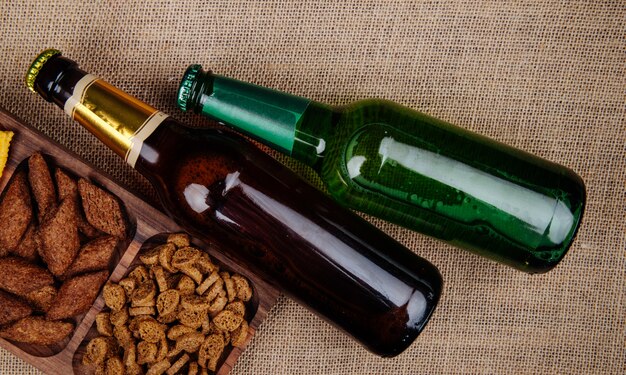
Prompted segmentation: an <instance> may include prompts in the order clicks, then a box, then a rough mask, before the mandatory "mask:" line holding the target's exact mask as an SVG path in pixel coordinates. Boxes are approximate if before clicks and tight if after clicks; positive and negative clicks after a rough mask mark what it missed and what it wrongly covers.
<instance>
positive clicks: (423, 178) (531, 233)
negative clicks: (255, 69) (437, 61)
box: [183, 72, 585, 273]
mask: <svg viewBox="0 0 626 375" xmlns="http://www.w3.org/2000/svg"><path fill="white" fill-rule="evenodd" d="M200 73H201V74H198V75H196V76H195V78H194V79H195V81H196V82H197V83H198V84H196V85H195V86H194V85H188V88H189V89H193V90H192V92H193V93H194V94H193V95H191V96H190V98H191V99H193V100H191V101H189V102H188V103H186V104H190V106H193V108H194V109H195V110H196V111H198V112H200V113H202V114H204V115H206V116H208V117H211V118H214V119H217V120H220V121H222V122H224V123H226V124H227V125H230V126H232V127H234V128H236V129H238V130H241V131H243V132H245V133H246V134H248V135H251V136H252V137H254V138H256V139H258V140H260V141H261V142H264V143H266V144H269V145H270V146H273V147H274V148H276V149H278V150H280V151H282V152H285V153H287V154H289V155H291V156H293V157H294V158H296V159H299V160H301V161H303V162H305V163H306V164H308V165H309V166H311V167H312V168H314V169H315V170H316V171H317V172H318V173H319V175H320V177H321V179H322V181H323V182H324V183H325V185H326V187H327V188H328V192H329V193H330V195H331V196H332V197H333V198H334V199H335V200H336V201H338V202H339V203H341V204H343V205H344V206H347V207H350V208H353V209H355V210H359V211H362V212H365V213H367V214H370V215H373V216H376V217H380V218H382V219H385V220H388V221H390V222H393V223H396V224H398V225H401V226H404V227H406V228H409V229H412V230H415V231H418V232H421V233H424V234H426V235H429V236H432V237H435V238H438V239H440V240H443V241H445V242H447V243H450V244H452V245H455V246H458V247H461V248H464V249H468V250H471V251H473V252H475V253H477V254H480V255H482V256H485V257H488V258H490V259H493V260H496V261H499V262H501V263H504V264H508V265H510V266H513V267H515V268H518V269H520V270H523V271H525V272H529V273H537V272H546V271H548V270H550V269H552V268H553V267H554V266H555V265H556V264H557V263H558V262H559V261H560V260H561V259H562V258H563V256H564V255H565V253H566V252H567V250H568V248H569V247H570V245H571V243H572V241H573V238H574V235H575V233H576V230H577V228H578V226H579V223H580V220H581V217H582V213H583V210H584V203H585V188H584V184H583V182H582V180H581V178H580V177H579V176H578V175H576V174H575V173H574V172H573V171H571V170H570V169H568V168H566V167H563V166H560V165H557V164H555V163H552V162H549V161H547V160H544V159H541V158H538V157H536V156H533V155H530V154H528V153H526V152H523V151H521V150H518V149H515V148H513V147H510V146H507V145H504V144H502V143H499V142H496V141H494V140H491V139H489V138H486V137H483V136H480V135H478V134H475V133H472V132H470V131H467V130H465V129H462V128H459V127H456V126H454V125H451V124H448V123H446V122H443V121H441V120H438V119H435V118H433V117H430V116H427V115H425V114H422V113H419V112H417V111H414V110H411V109H409V108H406V107H403V106H401V105H398V104H395V103H393V102H389V101H385V100H378V99H368V100H363V101H358V102H354V103H351V104H349V105H347V106H343V107H330V106H327V105H324V104H321V103H316V102H311V101H308V100H306V99H303V98H297V97H293V96H291V95H289V94H286V93H280V92H276V91H273V90H269V89H266V88H261V87H259V86H254V85H250V84H247V83H243V82H239V81H235V80H231V79H228V78H224V77H220V76H214V75H212V74H210V73H204V72H200ZM184 82H185V80H183V83H184ZM200 82H203V84H200ZM222 82H227V84H224V83H222ZM191 86H193V87H191ZM224 87H226V88H224ZM220 91H221V94H219V93H220ZM225 91H228V92H229V93H231V94H232V95H225ZM233 93H234V94H233ZM216 94H217V95H216ZM194 95H195V96H194ZM250 98H252V99H250ZM283 102H284V103H288V104H287V105H286V106H285V108H282V107H281V104H280V103H283ZM206 103H210V105H207V104H206ZM294 103H296V105H294ZM216 108H219V109H217V110H216ZM224 108H227V111H230V112H229V113H227V114H225V113H224ZM298 108H299V109H298ZM302 108H303V109H302ZM294 109H295V110H294ZM298 111H300V112H298ZM254 114H257V117H256V119H255V118H254ZM259 114H261V115H259ZM272 119H277V120H276V121H275V124H276V125H273V123H274V121H273V120H272ZM259 123H263V124H262V128H263V130H262V131H259V130H257V129H258V128H259V127H258V126H257V124H259ZM272 126H274V128H275V129H280V131H277V132H272V131H271V129H272ZM286 129H287V130H286Z"/></svg>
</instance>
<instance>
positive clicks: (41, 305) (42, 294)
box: [24, 285, 57, 313]
mask: <svg viewBox="0 0 626 375" xmlns="http://www.w3.org/2000/svg"><path fill="white" fill-rule="evenodd" d="M56 297H57V289H56V288H55V287H54V285H46V286H44V287H42V288H39V289H37V290H34V291H32V292H30V293H28V294H27V295H25V296H24V298H26V300H27V301H28V302H30V304H31V305H32V306H33V308H34V309H35V311H38V312H43V313H45V312H47V311H48V310H49V309H50V306H52V302H54V300H55V299H56Z"/></svg>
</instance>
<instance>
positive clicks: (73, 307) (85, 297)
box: [46, 271, 109, 320]
mask: <svg viewBox="0 0 626 375" xmlns="http://www.w3.org/2000/svg"><path fill="white" fill-rule="evenodd" d="M108 277H109V272H108V271H100V272H96V273H90V274H86V275H82V276H77V277H74V278H72V279H69V280H67V281H66V282H64V283H63V285H61V288H59V292H58V293H57V297H56V299H55V300H54V302H53V303H52V306H51V307H50V309H49V310H48V312H47V314H46V319H48V320H60V319H66V318H71V317H73V316H76V315H80V314H83V313H86V312H87V311H89V309H90V308H91V305H92V304H93V301H95V299H96V297H97V296H98V293H99V292H100V287H101V286H102V285H104V283H105V282H106V281H107V278H108Z"/></svg>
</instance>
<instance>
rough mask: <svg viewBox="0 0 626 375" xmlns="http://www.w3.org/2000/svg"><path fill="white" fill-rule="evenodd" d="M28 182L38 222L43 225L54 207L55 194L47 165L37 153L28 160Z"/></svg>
mask: <svg viewBox="0 0 626 375" xmlns="http://www.w3.org/2000/svg"><path fill="white" fill-rule="evenodd" d="M28 180H29V181H30V187H31V190H32V192H33V196H34V197H35V202H37V208H38V212H39V222H42V223H43V222H44V221H45V218H46V217H47V216H48V214H49V213H50V212H52V211H53V210H54V208H55V206H56V201H57V194H56V191H55V188H54V183H53V182H52V176H51V175H50V169H48V164H47V163H46V161H45V159H44V158H43V156H42V155H41V154H40V153H38V152H37V153H35V154H33V155H32V156H31V157H30V158H29V159H28Z"/></svg>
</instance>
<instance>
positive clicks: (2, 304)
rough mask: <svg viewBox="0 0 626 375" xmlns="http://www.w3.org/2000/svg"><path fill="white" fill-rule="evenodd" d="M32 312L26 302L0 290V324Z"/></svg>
mask: <svg viewBox="0 0 626 375" xmlns="http://www.w3.org/2000/svg"><path fill="white" fill-rule="evenodd" d="M32 313H33V309H31V308H30V306H29V305H28V304H27V303H26V302H24V301H22V300H21V299H19V298H17V297H16V296H14V295H12V294H10V293H7V292H4V291H2V290H0V325H5V324H8V323H13V322H15V321H16V320H20V319H22V318H25V317H27V316H29V315H30V314H32Z"/></svg>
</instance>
